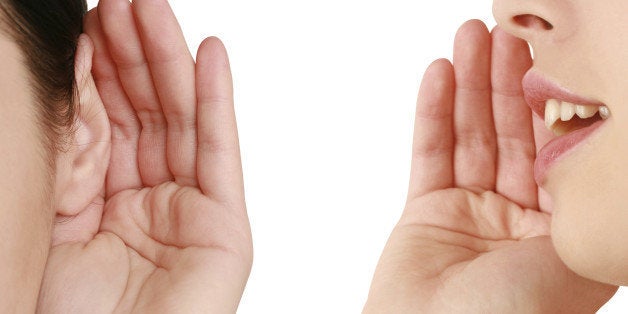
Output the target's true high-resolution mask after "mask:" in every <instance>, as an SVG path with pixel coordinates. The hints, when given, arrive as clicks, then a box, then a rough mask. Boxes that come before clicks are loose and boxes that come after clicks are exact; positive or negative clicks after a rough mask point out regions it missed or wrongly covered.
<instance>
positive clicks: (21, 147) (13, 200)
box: [0, 34, 54, 313]
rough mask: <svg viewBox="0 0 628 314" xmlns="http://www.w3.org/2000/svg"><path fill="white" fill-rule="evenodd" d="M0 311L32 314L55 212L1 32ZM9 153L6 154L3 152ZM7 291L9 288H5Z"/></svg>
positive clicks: (20, 67)
mask: <svg viewBox="0 0 628 314" xmlns="http://www.w3.org/2000/svg"><path fill="white" fill-rule="evenodd" d="M0 51H2V56H3V57H2V58H1V60H0V63H1V64H0V67H1V68H2V74H0V95H2V97H0V108H1V110H2V115H0V125H1V126H2V132H0V143H2V148H3V151H4V152H5V153H4V154H2V156H0V173H2V178H1V179H0V216H1V217H2V219H0V239H2V241H0V252H2V254H0V265H2V267H0V286H2V287H5V289H3V293H1V294H0V312H3V313H18V312H19V313H28V312H33V311H34V309H35V305H36V303H37V294H38V289H39V284H40V282H41V278H42V276H43V269H44V265H45V263H46V256H47V255H48V247H49V243H50V233H51V229H52V228H51V227H52V219H53V217H54V212H53V210H52V205H51V199H52V189H51V187H52V184H53V182H52V181H51V179H50V176H49V173H50V172H51V170H52V169H50V168H49V166H48V156H47V151H46V150H45V149H44V146H43V142H42V140H43V137H42V133H41V130H40V128H39V126H38V124H37V119H36V112H35V106H34V105H32V104H33V103H34V99H33V96H32V94H31V91H30V89H29V82H30V78H29V73H28V70H27V69H26V67H25V66H24V64H23V63H22V62H16V60H20V61H21V60H23V58H22V52H21V50H20V49H19V47H18V46H17V45H16V44H15V43H14V42H13V41H12V40H10V39H9V37H8V36H7V35H5V34H0ZM6 152H10V153H6ZM9 287H10V288H9Z"/></svg>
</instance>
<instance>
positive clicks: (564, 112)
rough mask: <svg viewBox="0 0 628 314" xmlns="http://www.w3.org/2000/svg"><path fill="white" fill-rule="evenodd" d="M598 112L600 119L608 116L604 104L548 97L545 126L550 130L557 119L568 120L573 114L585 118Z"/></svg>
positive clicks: (608, 112)
mask: <svg viewBox="0 0 628 314" xmlns="http://www.w3.org/2000/svg"><path fill="white" fill-rule="evenodd" d="M598 112H599V113H600V117H601V118H602V119H608V117H610V111H609V110H608V107H606V106H585V105H575V104H572V103H568V102H566V101H559V100H556V99H549V100H547V101H546V102H545V126H547V128H548V129H550V130H551V129H552V126H553V125H554V123H556V121H558V119H560V120H561V121H569V120H571V118H573V116H574V115H577V116H578V117H580V118H582V119H586V118H590V117H593V116H594V115H595V114H596V113H598Z"/></svg>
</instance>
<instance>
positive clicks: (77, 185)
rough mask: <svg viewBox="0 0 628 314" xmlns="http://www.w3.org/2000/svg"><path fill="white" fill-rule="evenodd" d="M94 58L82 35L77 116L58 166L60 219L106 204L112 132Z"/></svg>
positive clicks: (77, 63)
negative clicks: (93, 67)
mask: <svg viewBox="0 0 628 314" xmlns="http://www.w3.org/2000/svg"><path fill="white" fill-rule="evenodd" d="M93 55H94V45H93V43H92V41H91V39H90V38H89V37H88V36H87V35H85V34H83V35H81V36H80V37H79V40H78V45H77V50H76V57H75V58H76V59H75V79H76V88H77V95H76V96H77V99H76V100H75V105H76V117H75V122H74V125H73V127H72V128H71V129H70V130H68V131H69V134H68V140H67V143H66V144H65V149H64V150H63V151H62V152H60V153H59V154H58V157H57V165H56V171H57V172H56V174H57V178H56V185H55V199H54V204H55V210H56V213H57V215H60V216H70V217H74V216H79V215H80V214H81V213H83V212H85V211H87V209H88V207H91V206H92V205H94V203H100V204H102V203H103V197H104V187H105V177H106V174H107V168H108V166H109V156H110V151H111V130H110V126H109V119H108V117H107V113H106V112H105V108H104V106H103V102H102V100H101V99H100V96H99V94H98V91H97V89H96V84H95V83H94V79H93V77H92V74H91V71H92V59H93Z"/></svg>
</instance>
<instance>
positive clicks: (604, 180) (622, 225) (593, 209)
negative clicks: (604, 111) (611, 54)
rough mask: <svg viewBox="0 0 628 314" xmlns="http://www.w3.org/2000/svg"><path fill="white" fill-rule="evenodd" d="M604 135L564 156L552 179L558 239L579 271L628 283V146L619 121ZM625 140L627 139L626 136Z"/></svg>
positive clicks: (554, 228) (561, 252)
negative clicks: (626, 146)
mask: <svg viewBox="0 0 628 314" xmlns="http://www.w3.org/2000/svg"><path fill="white" fill-rule="evenodd" d="M609 122H612V123H613V125H609V128H608V129H607V130H605V132H604V134H600V135H601V136H600V138H598V139H596V141H594V142H593V141H592V143H591V144H590V145H588V146H587V147H584V149H581V150H579V151H578V152H575V154H573V155H571V156H568V158H567V159H565V160H563V161H562V162H561V163H560V164H559V165H557V167H556V169H554V170H553V173H551V174H550V175H551V180H552V182H548V183H549V184H548V185H549V189H548V190H549V191H550V194H551V195H552V199H553V202H554V209H555V211H554V213H553V217H552V238H553V241H554V245H555V247H556V250H557V252H558V254H559V256H560V257H561V258H562V259H563V261H564V262H565V264H567V266H569V268H571V269H572V270H573V271H575V272H576V273H578V274H580V275H582V276H584V277H587V278H590V279H593V280H597V281H602V282H606V283H612V284H616V285H622V284H623V285H626V284H628V266H627V265H628V245H626V242H625V240H626V239H628V163H626V162H625V161H627V160H628V149H626V148H625V147H623V146H622V145H619V143H621V142H622V140H623V139H624V138H625V136H624V134H622V132H618V129H617V128H616V127H617V125H618V124H616V123H615V122H616V121H609ZM623 143H627V142H626V141H623Z"/></svg>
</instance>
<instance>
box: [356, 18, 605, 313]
mask: <svg viewBox="0 0 628 314" xmlns="http://www.w3.org/2000/svg"><path fill="white" fill-rule="evenodd" d="M530 65H531V59H530V55H529V51H528V49H527V45H526V44H525V42H522V41H519V40H517V39H515V38H513V37H511V36H509V35H507V34H505V33H504V32H503V31H501V30H499V29H496V30H495V31H494V32H493V34H492V36H491V35H490V34H489V33H488V32H487V30H486V28H485V27H484V26H483V25H482V24H481V23H479V22H477V21H472V22H469V23H467V24H465V25H464V26H463V27H462V28H461V29H460V31H459V33H458V35H457V36H456V43H455V47H454V64H453V67H452V66H451V64H450V63H449V62H448V61H444V60H439V61H437V62H435V63H433V64H432V65H431V66H430V68H429V69H428V70H427V71H426V73H425V76H424V79H423V83H422V85H421V89H420V92H419V99H418V103H417V114H416V125H415V141H414V147H413V162H412V171H411V182H410V189H409V196H408V202H407V205H406V208H405V210H404V213H403V215H402V218H401V220H400V221H399V223H398V225H397V226H396V227H395V230H394V231H393V232H392V234H391V236H390V239H389V241H388V243H387V245H386V248H385V249H384V252H383V254H382V257H381V259H380V262H379V264H378V267H377V270H376V273H375V276H374V278H373V283H372V286H371V291H370V294H369V300H368V302H367V305H366V307H365V311H367V312H369V311H372V312H383V311H386V312H395V313H405V312H429V313H432V312H443V313H512V312H525V313H529V312H551V313H559V312H569V313H589V312H593V311H594V310H595V309H597V308H599V307H600V306H601V305H602V304H603V303H604V302H606V301H607V300H608V298H610V296H612V294H613V292H614V289H613V288H612V287H608V286H604V285H601V284H598V283H594V282H591V281H588V280H586V279H584V278H581V277H579V276H577V275H576V274H575V273H573V272H571V271H569V270H568V269H567V268H566V266H565V265H564V264H563V263H562V262H561V261H560V259H559V258H558V256H557V255H556V252H555V250H554V248H553V246H552V243H551V239H550V237H549V234H550V220H551V217H550V216H549V214H546V213H544V211H542V209H547V208H545V206H547V202H546V201H547V200H545V199H543V198H539V197H538V195H539V194H538V189H537V186H536V184H535V182H534V178H533V164H534V159H535V154H536V148H537V147H536V145H535V138H536V140H537V143H538V144H539V145H542V144H543V141H546V140H547V136H546V134H545V133H546V132H545V130H543V129H537V128H535V127H533V125H535V126H536V125H537V124H536V122H535V123H533V119H532V116H531V113H530V110H529V109H528V108H527V106H526V105H525V102H524V100H523V97H522V91H521V84H520V82H521V78H522V77H523V74H524V73H525V71H526V70H527V69H528V68H529V67H530ZM585 295H586V297H582V296H585Z"/></svg>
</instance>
